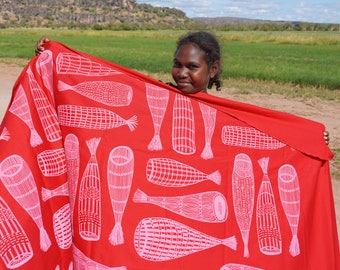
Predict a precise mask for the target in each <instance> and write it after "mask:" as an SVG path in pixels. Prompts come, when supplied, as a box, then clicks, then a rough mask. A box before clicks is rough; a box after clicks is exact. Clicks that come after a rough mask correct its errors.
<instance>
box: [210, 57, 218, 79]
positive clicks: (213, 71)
mask: <svg viewBox="0 0 340 270" xmlns="http://www.w3.org/2000/svg"><path fill="white" fill-rule="evenodd" d="M219 70H220V61H215V63H214V64H213V65H212V66H211V68H210V78H214V77H215V75H216V74H217V73H218V71H219Z"/></svg>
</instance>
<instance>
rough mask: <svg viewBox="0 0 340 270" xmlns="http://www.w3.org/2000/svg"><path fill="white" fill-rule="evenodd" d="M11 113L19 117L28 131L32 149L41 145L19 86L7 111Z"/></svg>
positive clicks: (25, 98) (25, 99)
mask: <svg viewBox="0 0 340 270" xmlns="http://www.w3.org/2000/svg"><path fill="white" fill-rule="evenodd" d="M8 110H9V111H10V112H11V113H13V114H14V115H16V116H17V117H19V118H20V119H21V120H22V121H23V122H24V123H25V124H26V125H27V127H28V128H29V129H30V132H31V133H30V145H31V146H32V147H35V146H38V145H40V144H42V142H43V141H42V139H41V137H40V135H39V134H38V132H37V130H36V129H35V127H34V123H33V120H32V115H31V111H30V108H29V105H28V101H27V97H26V94H25V91H24V88H23V87H22V85H21V84H20V85H19V87H18V90H17V92H16V94H15V95H14V98H13V101H12V104H11V106H10V107H9V109H8Z"/></svg>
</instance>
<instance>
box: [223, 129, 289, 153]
mask: <svg viewBox="0 0 340 270" xmlns="http://www.w3.org/2000/svg"><path fill="white" fill-rule="evenodd" d="M221 137H222V142H223V143H224V144H225V145H230V146H239V147H245V148H253V149H263V150H275V149H278V148H282V147H284V146H286V145H285V144H284V143H282V142H280V141H279V140H277V139H275V138H273V137H271V136H269V135H267V134H266V133H264V132H262V131H259V130H257V129H255V128H252V127H244V126H224V127H223V128H222V134H221Z"/></svg>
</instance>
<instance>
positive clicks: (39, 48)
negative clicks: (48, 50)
mask: <svg viewBox="0 0 340 270" xmlns="http://www.w3.org/2000/svg"><path fill="white" fill-rule="evenodd" d="M48 41H50V40H49V39H48V37H46V36H43V37H41V38H40V39H39V40H38V41H37V43H36V44H35V50H34V52H35V55H39V54H41V53H42V52H43V51H44V45H45V43H46V42H48Z"/></svg>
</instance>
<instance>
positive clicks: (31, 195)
mask: <svg viewBox="0 0 340 270" xmlns="http://www.w3.org/2000/svg"><path fill="white" fill-rule="evenodd" d="M45 48H46V49H45V51H44V52H43V53H42V54H41V55H40V56H39V57H34V58H33V59H32V61H31V62H30V63H29V64H28V66H27V67H26V68H25V69H24V70H23V72H22V74H21V75H20V77H19V78H18V80H17V82H16V84H15V86H14V89H13V95H12V99H11V102H10V105H9V107H8V110H7V112H6V114H5V117H4V120H3V122H2V124H1V133H0V136H1V137H0V138H1V140H0V149H1V151H0V178H1V182H0V185H1V189H0V192H1V193H0V194H1V198H0V213H1V215H0V216H1V219H0V235H1V238H0V239H1V240H0V257H1V260H0V268H1V269H6V268H11V269H44V270H45V269H58V267H59V269H72V267H73V268H74V269H148V270H150V269H339V243H338V234H337V228H336V218H335V209H334V201H333V194H332V186H331V181H330V174H329V160H330V159H331V158H332V157H333V154H332V153H331V151H330V150H329V148H328V147H327V146H326V145H325V143H324V141H323V131H324V126H323V125H321V124H319V123H316V122H313V121H310V120H307V119H303V118H300V117H296V116H293V115H290V114H286V113H281V112H277V111H272V110H268V109H263V108H260V107H256V106H251V105H248V104H243V103H239V102H234V101H231V100H226V99H220V98H217V97H214V96H211V95H207V94H203V93H199V94H195V95H191V96H185V95H182V94H181V93H179V92H178V91H177V90H176V89H173V88H171V87H170V86H167V85H165V84H163V83H161V82H158V81H156V80H153V79H151V78H149V77H146V76H144V75H142V74H139V73H137V72H135V71H132V70H129V69H127V68H124V67H121V66H118V65H116V64H112V63H109V62H106V61H104V60H101V59H98V58H95V57H93V56H90V55H86V54H84V53H81V52H77V51H74V50H72V49H70V48H67V47H65V46H64V45H62V44H59V43H56V42H49V43H47V44H46V46H45ZM71 216H72V217H71Z"/></svg>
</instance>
